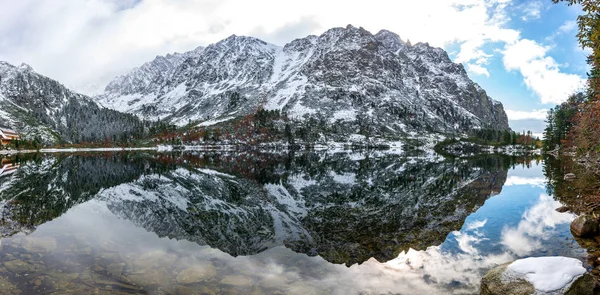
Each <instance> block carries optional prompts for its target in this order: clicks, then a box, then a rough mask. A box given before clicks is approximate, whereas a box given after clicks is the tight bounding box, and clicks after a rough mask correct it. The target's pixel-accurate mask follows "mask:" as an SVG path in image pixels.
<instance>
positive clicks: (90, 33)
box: [0, 0, 519, 89]
mask: <svg viewBox="0 0 600 295" xmlns="http://www.w3.org/2000/svg"><path fill="white" fill-rule="evenodd" d="M5 2H6V3H3V9H2V10H0V60H7V61H9V62H11V63H14V64H20V63H21V62H26V63H28V64H31V65H32V66H33V68H34V69H36V70H37V71H39V72H41V73H43V74H46V75H48V76H51V77H53V78H56V79H58V80H60V81H62V82H64V83H66V84H67V85H72V86H74V87H76V88H78V89H81V88H83V87H85V86H87V85H88V84H95V83H100V84H103V83H106V82H107V81H108V80H110V79H111V78H112V77H114V76H115V75H117V74H123V73H125V72H127V71H128V70H129V69H131V68H133V67H135V66H139V65H140V64H142V63H144V62H146V61H149V60H151V59H152V58H154V57H155V56H156V55H164V54H166V53H169V52H174V51H178V52H182V51H187V50H191V49H193V48H195V47H197V46H200V45H208V44H210V43H214V42H217V41H219V40H221V39H223V38H225V37H227V36H229V35H231V34H237V35H253V36H256V37H259V38H262V39H264V40H265V41H268V42H273V43H276V44H279V45H283V43H286V42H289V41H291V40H293V39H294V38H300V37H304V36H306V35H307V34H321V33H323V31H325V30H326V29H329V28H332V27H339V26H346V25H347V24H353V25H355V26H363V27H365V28H366V29H368V30H370V31H372V32H374V33H375V32H377V31H378V30H380V29H388V30H391V31H394V32H397V33H398V34H400V35H401V37H402V38H403V39H410V40H411V41H412V42H413V43H416V42H429V43H430V44H431V45H434V46H440V47H441V46H444V45H448V44H461V45H462V48H463V49H462V50H461V52H459V56H460V59H461V60H463V61H465V62H469V61H473V60H478V59H481V58H484V59H486V58H488V57H489V54H488V53H485V52H484V51H482V50H481V48H482V46H484V44H486V43H488V42H508V41H511V40H515V39H516V38H517V37H518V36H519V32H518V31H516V30H513V29H507V28H504V25H505V23H506V22H507V20H508V19H509V18H508V16H507V13H506V11H505V7H506V6H507V5H509V1H507V0H430V1H400V2H397V1H396V2H394V1H385V0H373V1H371V2H369V3H368V5H366V4H365V3H364V2H362V1H357V0H355V1H343V2H342V1H318V0H306V1H302V2H301V1H293V2H292V1H276V0H258V1H242V0H223V1H221V0H202V1H194V0H179V1H168V0H143V1H134V0H129V1H127V2H122V1H115V0H110V1H109V0H88V1H80V0H64V1H60V3H50V2H49V1H43V0H20V1H5ZM315 7H318V9H315ZM477 65H479V66H480V67H482V63H477ZM474 69H475V71H479V73H482V74H484V75H485V72H484V71H483V69H482V68H477V67H475V68H474Z"/></svg>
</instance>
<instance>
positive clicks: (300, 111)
mask: <svg viewBox="0 0 600 295" xmlns="http://www.w3.org/2000/svg"><path fill="white" fill-rule="evenodd" d="M165 64H167V65H165ZM161 67H162V69H164V70H162V71H160V70H157V69H161ZM94 98H95V99H96V100H97V101H98V102H99V103H100V104H101V105H103V106H105V107H108V108H113V109H116V110H119V111H122V112H127V113H132V114H135V115H137V116H139V117H141V118H145V119H152V120H157V119H160V120H164V121H168V122H170V123H174V124H177V125H179V126H183V125H186V124H188V123H190V122H197V123H199V122H203V121H204V122H206V121H208V122H211V121H219V122H221V121H226V120H227V119H232V118H237V117H242V116H244V115H249V114H252V113H255V112H256V111H258V110H260V109H265V110H278V111H280V112H282V113H285V114H286V115H287V116H288V117H290V118H291V119H293V120H297V121H306V120H308V119H310V118H316V119H324V120H325V121H327V122H326V123H327V124H329V125H333V124H335V125H338V127H339V128H337V129H339V130H341V131H340V132H341V133H343V134H353V133H357V132H358V131H359V130H363V131H364V129H367V130H366V133H368V134H369V135H375V136H377V135H392V136H393V135H406V134H411V133H414V132H416V133H420V132H422V131H427V132H436V133H463V132H466V131H468V130H471V129H477V128H493V129H508V128H509V127H508V119H507V117H506V113H505V112H504V109H503V106H502V104H501V103H500V102H498V101H495V100H493V99H492V98H490V97H489V96H487V94H486V92H485V91H484V90H483V89H482V88H481V87H480V86H479V85H477V84H476V83H474V82H473V81H471V80H470V78H469V77H468V75H467V73H466V71H465V69H464V67H463V66H462V65H461V64H456V63H453V62H452V61H451V60H450V58H449V57H448V55H447V53H446V52H445V51H444V50H443V49H441V48H434V47H431V46H429V44H427V43H417V44H415V45H411V44H409V43H407V42H405V41H403V40H402V39H401V38H400V37H399V36H398V35H397V34H395V33H393V32H390V31H387V30H381V31H379V32H378V33H377V34H375V35H373V34H371V33H370V32H369V31H367V30H365V29H363V28H356V27H353V26H350V25H349V26H347V27H346V28H333V29H330V30H328V31H326V32H325V33H323V34H322V35H320V36H315V35H310V36H307V37H305V38H299V39H296V40H293V41H291V42H289V43H288V44H285V45H284V46H277V45H273V44H270V43H267V42H264V41H262V40H260V39H257V38H254V37H245V36H237V35H232V36H230V37H228V38H226V39H224V40H221V41H219V42H217V43H214V44H210V45H208V46H206V47H199V48H196V49H195V50H192V51H190V52H186V53H182V54H177V55H171V56H169V55H167V56H165V57H161V56H159V57H157V58H156V59H154V60H153V61H150V62H148V63H146V64H144V65H143V66H141V67H138V68H136V69H134V70H132V71H131V72H130V73H128V74H125V75H122V76H119V77H118V78H117V79H115V80H113V81H112V82H111V83H110V84H109V85H108V86H107V87H106V89H105V92H104V94H102V95H99V96H96V97H94ZM366 125H368V126H367V127H368V128H364V126H366ZM361 127H363V128H362V129H361Z"/></svg>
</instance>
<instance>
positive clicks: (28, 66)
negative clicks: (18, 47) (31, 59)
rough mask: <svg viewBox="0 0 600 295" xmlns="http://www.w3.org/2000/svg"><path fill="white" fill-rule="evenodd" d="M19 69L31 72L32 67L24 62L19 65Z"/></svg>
mask: <svg viewBox="0 0 600 295" xmlns="http://www.w3.org/2000/svg"><path fill="white" fill-rule="evenodd" d="M19 69H21V70H24V71H28V72H33V68H32V67H31V66H30V65H28V64H26V63H22V64H21V65H20V66H19Z"/></svg>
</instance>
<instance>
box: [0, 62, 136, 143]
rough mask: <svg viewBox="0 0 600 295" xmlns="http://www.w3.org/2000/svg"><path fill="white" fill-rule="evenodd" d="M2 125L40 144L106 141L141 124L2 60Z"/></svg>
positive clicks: (0, 65)
mask: <svg viewBox="0 0 600 295" xmlns="http://www.w3.org/2000/svg"><path fill="white" fill-rule="evenodd" d="M0 125H1V126H4V127H10V128H13V129H16V130H18V131H19V132H20V133H21V134H22V135H23V137H24V138H25V139H29V140H34V139H37V140H38V141H40V142H41V143H58V142H61V141H65V142H78V141H93V140H104V139H106V138H111V137H113V136H121V135H123V134H131V133H132V132H134V131H136V130H138V129H139V128H140V127H141V122H140V120H139V119H138V118H136V117H135V116H132V115H131V114H123V113H120V112H117V111H114V110H110V109H106V108H103V107H101V106H99V105H98V104H97V103H96V102H95V101H94V100H92V99H91V98H89V97H87V96H85V95H81V94H78V93H75V92H73V91H71V90H69V89H68V88H66V87H65V86H63V85H62V84H60V83H59V82H57V81H55V80H52V79H50V78H48V77H45V76H43V75H40V74H38V73H36V72H35V71H34V70H33V69H32V68H31V67H30V66H28V65H26V64H22V65H20V66H13V65H11V64H9V63H6V62H2V61H0Z"/></svg>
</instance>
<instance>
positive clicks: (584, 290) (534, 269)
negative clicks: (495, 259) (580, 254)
mask: <svg viewBox="0 0 600 295" xmlns="http://www.w3.org/2000/svg"><path fill="white" fill-rule="evenodd" d="M594 287H595V282H594V279H593V278H592V277H591V276H590V275H589V274H587V273H586V271H585V268H584V267H583V266H582V263H581V261H579V260H577V259H574V258H568V257H531V258H525V259H520V260H516V261H514V262H511V263H506V264H503V265H500V266H497V267H495V268H493V269H492V270H490V271H489V272H488V273H487V274H486V275H485V276H484V277H483V279H482V280H481V294H482V295H526V294H537V295H544V294H548V295H549V294H552V295H559V294H569V295H574V294H581V295H587V294H589V295H592V294H593V291H594Z"/></svg>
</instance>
